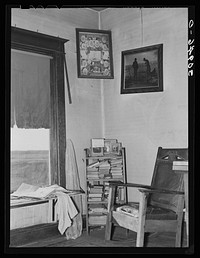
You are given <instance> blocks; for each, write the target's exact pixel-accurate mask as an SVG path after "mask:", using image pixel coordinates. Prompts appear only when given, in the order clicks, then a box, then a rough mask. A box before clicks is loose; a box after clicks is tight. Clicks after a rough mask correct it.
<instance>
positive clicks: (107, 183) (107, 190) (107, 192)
mask: <svg viewBox="0 0 200 258" xmlns="http://www.w3.org/2000/svg"><path fill="white" fill-rule="evenodd" d="M109 189H110V187H109V182H105V184H104V200H108V196H109Z"/></svg>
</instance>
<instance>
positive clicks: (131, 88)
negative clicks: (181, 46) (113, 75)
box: [121, 44, 163, 94]
mask: <svg viewBox="0 0 200 258" xmlns="http://www.w3.org/2000/svg"><path fill="white" fill-rule="evenodd" d="M158 91H163V44H158V45H153V46H148V47H142V48H137V49H132V50H126V51H122V52H121V94H129V93H142V92H158Z"/></svg>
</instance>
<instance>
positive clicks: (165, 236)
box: [12, 225, 187, 248]
mask: <svg viewBox="0 0 200 258" xmlns="http://www.w3.org/2000/svg"><path fill="white" fill-rule="evenodd" d="M43 231H44V230H43ZM104 234H105V228H101V227H99V228H98V227H97V228H94V229H92V230H91V231H90V234H89V235H88V234H87V232H86V230H85V229H84V230H83V232H82V235H81V236H80V237H78V238H77V239H69V240H67V239H66V237H65V235H61V234H60V233H59V231H58V230H57V229H56V228H55V225H54V230H53V229H51V230H48V231H46V233H45V234H44V235H41V237H39V238H37V237H35V238H33V239H32V241H31V240H30V239H29V242H26V243H23V244H16V243H15V244H13V245H12V247H13V246H17V247H118V248H119V247H135V244H136V233H135V232H132V231H129V233H128V235H127V234H126V230H125V229H123V228H120V227H115V230H114V232H113V237H112V240H111V241H105V240H104ZM174 244H175V233H169V232H167V233H153V234H146V237H145V246H146V247H174ZM186 244H187V243H186V236H185V229H184V238H183V247H186Z"/></svg>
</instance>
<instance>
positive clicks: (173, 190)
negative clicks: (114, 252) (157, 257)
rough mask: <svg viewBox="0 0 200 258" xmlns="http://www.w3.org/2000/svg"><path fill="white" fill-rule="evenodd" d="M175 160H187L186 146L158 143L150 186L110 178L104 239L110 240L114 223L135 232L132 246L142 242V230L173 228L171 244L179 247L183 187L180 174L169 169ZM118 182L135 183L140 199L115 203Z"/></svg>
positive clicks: (125, 185)
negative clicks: (173, 147) (176, 147)
mask: <svg viewBox="0 0 200 258" xmlns="http://www.w3.org/2000/svg"><path fill="white" fill-rule="evenodd" d="M175 160H188V150H187V149H163V148H161V147H159V148H158V153H157V158H156V163H155V167H154V173H153V177H152V183H151V186H148V185H140V184H133V183H122V182H110V192H109V201H108V214H107V222H106V230H105V240H111V230H112V226H113V225H114V224H115V225H118V226H121V227H123V228H126V229H128V230H132V231H134V232H136V233H137V239H136V247H143V246H144V234H145V232H176V241H175V247H181V237H182V224H183V209H184V192H183V189H184V188H183V176H182V175H181V174H177V173H175V172H174V171H173V170H172V166H173V165H172V164H173V161H175ZM118 186H124V187H137V188H138V190H139V191H140V193H141V196H140V197H141V198H140V202H139V203H132V204H131V203H127V204H126V205H123V206H121V207H117V205H116V203H115V193H116V188H117V187H118ZM118 206H119V205H118ZM131 211H132V213H131Z"/></svg>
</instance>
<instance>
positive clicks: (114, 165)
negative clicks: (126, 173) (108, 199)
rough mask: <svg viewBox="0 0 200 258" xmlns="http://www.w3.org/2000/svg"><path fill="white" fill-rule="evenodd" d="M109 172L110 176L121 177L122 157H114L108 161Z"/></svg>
mask: <svg viewBox="0 0 200 258" xmlns="http://www.w3.org/2000/svg"><path fill="white" fill-rule="evenodd" d="M110 173H111V175H112V178H121V177H122V175H123V165H122V159H121V158H116V159H112V160H111V161H110Z"/></svg>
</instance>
